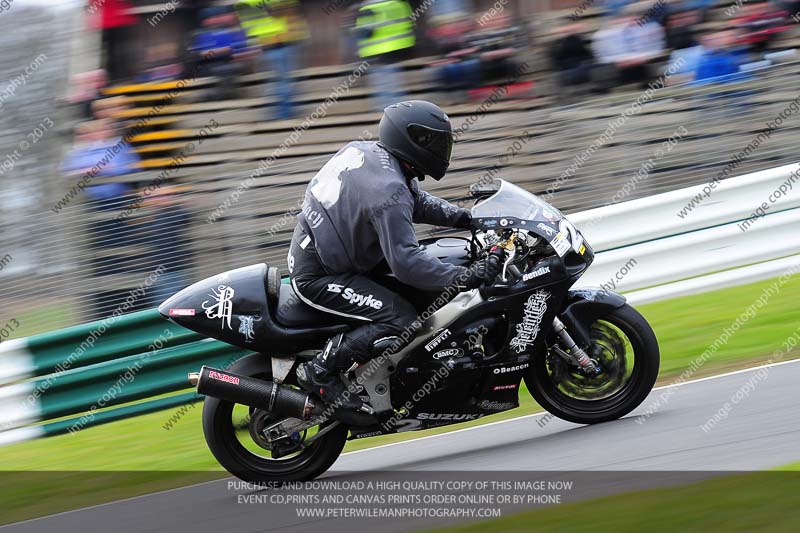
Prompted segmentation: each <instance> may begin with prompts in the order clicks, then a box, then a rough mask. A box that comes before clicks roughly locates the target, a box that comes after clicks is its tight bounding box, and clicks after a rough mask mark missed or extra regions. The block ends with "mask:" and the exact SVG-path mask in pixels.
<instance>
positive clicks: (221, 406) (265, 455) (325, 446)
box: [203, 354, 348, 483]
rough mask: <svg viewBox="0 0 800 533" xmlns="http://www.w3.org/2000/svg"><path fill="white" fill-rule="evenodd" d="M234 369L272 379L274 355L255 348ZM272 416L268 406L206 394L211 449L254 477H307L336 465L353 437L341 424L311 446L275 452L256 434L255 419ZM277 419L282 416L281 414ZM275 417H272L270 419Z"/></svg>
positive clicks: (245, 476) (233, 469) (240, 473)
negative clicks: (255, 406)
mask: <svg viewBox="0 0 800 533" xmlns="http://www.w3.org/2000/svg"><path fill="white" fill-rule="evenodd" d="M229 370H230V371H231V372H234V373H237V374H242V375H245V376H250V377H258V378H262V379H269V378H271V377H272V372H271V368H270V364H269V358H268V356H265V355H264V354H252V355H248V356H247V357H244V358H242V359H240V360H238V361H236V362H235V363H234V364H233V365H232V366H231V367H230V369H229ZM265 416H268V414H265V413H264V412H263V411H258V410H253V409H250V408H248V407H246V406H241V405H238V404H234V403H232V402H227V401H224V400H219V399H217V398H211V397H206V399H205V401H204V403H203V434H204V435H205V438H206V443H207V444H208V447H209V449H210V450H211V453H212V454H214V457H215V458H216V459H217V461H219V464H221V465H222V466H223V467H224V468H225V470H227V471H228V472H230V473H231V474H233V475H234V476H236V477H238V478H239V479H241V480H244V481H248V482H251V483H270V482H288V481H306V480H310V479H314V478H316V477H317V476H319V475H321V474H322V473H323V472H325V471H326V470H328V468H330V467H331V465H333V463H334V462H335V461H336V459H337V458H338V457H339V454H341V453H342V449H343V448H344V445H345V441H346V440H347V431H348V430H347V427H345V426H344V425H342V424H339V425H338V426H337V427H335V428H333V429H331V430H330V431H328V432H327V433H325V434H324V435H321V436H320V437H319V439H316V440H315V441H314V442H313V443H311V444H310V445H309V446H308V447H307V448H304V449H302V450H298V451H297V453H293V454H290V455H285V456H283V455H282V456H280V457H279V458H273V457H272V452H271V451H269V450H268V449H265V448H264V446H261V445H259V444H258V443H257V442H256V441H255V439H254V438H253V436H252V432H251V430H252V425H253V424H254V423H256V422H258V421H263V420H264V417H265ZM275 421H277V420H275ZM269 422H271V421H266V423H269Z"/></svg>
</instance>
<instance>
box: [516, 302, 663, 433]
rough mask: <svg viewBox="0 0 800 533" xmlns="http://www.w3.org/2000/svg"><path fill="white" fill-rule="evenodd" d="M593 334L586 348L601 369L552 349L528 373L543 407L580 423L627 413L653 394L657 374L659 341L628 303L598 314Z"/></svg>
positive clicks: (591, 329)
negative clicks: (590, 370)
mask: <svg viewBox="0 0 800 533" xmlns="http://www.w3.org/2000/svg"><path fill="white" fill-rule="evenodd" d="M590 336H591V343H590V346H589V347H588V349H586V353H587V354H588V355H589V356H590V357H591V358H592V359H594V360H595V361H596V362H597V363H598V364H599V365H600V367H601V368H602V372H601V373H600V374H599V375H597V376H590V375H587V374H586V373H585V372H583V370H581V369H579V368H577V367H576V366H574V365H571V364H570V363H568V362H567V361H565V360H564V359H563V358H562V357H560V356H559V355H558V354H556V353H555V351H554V350H550V351H549V353H548V355H547V357H540V358H538V359H537V360H536V361H534V362H533V364H532V368H531V370H530V371H529V372H528V374H527V375H526V376H525V383H526V384H527V385H528V390H529V391H530V393H531V395H532V396H533V397H534V399H535V400H536V401H537V402H539V404H540V405H541V406H542V407H544V408H545V409H546V410H547V411H549V412H550V413H552V414H553V415H555V416H557V417H558V418H562V419H564V420H567V421H569V422H575V423H576V424H597V423H599V422H606V421H609V420H616V419H617V418H620V417H622V416H625V415H626V414H628V413H630V412H631V411H632V410H634V409H635V408H636V407H637V406H638V405H639V404H641V403H642V402H643V401H644V399H645V398H646V397H647V395H648V394H650V391H651V390H652V389H653V385H654V384H655V382H656V378H657V377H658V367H659V359H660V358H659V352H658V341H657V340H656V336H655V334H654V333H653V330H652V328H651V327H650V325H649V324H648V323H647V321H646V320H645V319H644V317H643V316H642V315H640V314H639V312H638V311H636V310H635V309H634V308H633V307H631V306H629V305H624V306H622V307H619V308H617V309H614V310H612V311H611V312H609V313H608V314H607V315H605V316H603V317H602V318H599V319H597V320H595V322H594V323H592V324H591V327H590ZM584 348H586V347H584Z"/></svg>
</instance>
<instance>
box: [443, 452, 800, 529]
mask: <svg viewBox="0 0 800 533" xmlns="http://www.w3.org/2000/svg"><path fill="white" fill-rule="evenodd" d="M795 466H797V465H795ZM798 489H800V472H796V471H793V472H755V473H752V474H740V475H734V476H726V477H722V478H715V479H710V480H707V481H701V482H699V483H693V484H691V485H686V486H680V487H668V488H661V489H654V490H647V491H642V492H631V493H626V494H616V495H613V496H607V497H604V498H598V499H593V500H587V501H581V502H576V503H569V504H561V505H555V506H552V507H548V508H545V509H540V510H535V511H528V512H524V513H518V514H514V515H511V516H506V517H503V518H497V519H494V520H486V521H484V522H478V523H474V524H469V525H463V526H456V527H448V528H444V529H439V530H437V531H441V532H448V533H456V532H458V533H483V532H487V533H488V532H495V531H503V532H504V533H514V532H522V531H537V532H538V531H542V532H547V531H558V532H559V533H571V532H574V533H578V532H584V531H586V532H596V531H614V532H628V531H631V532H636V533H638V532H640V531H647V532H648V533H662V532H663V533H672V532H673V531H770V532H783V531H786V532H787V533H788V532H795V531H797V528H798V524H800V506H798V505H797V494H798Z"/></svg>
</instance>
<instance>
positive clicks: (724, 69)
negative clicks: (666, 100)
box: [549, 0, 800, 93]
mask: <svg viewBox="0 0 800 533" xmlns="http://www.w3.org/2000/svg"><path fill="white" fill-rule="evenodd" d="M716 5H717V3H716V2H715V1H714V0H678V1H671V2H667V1H666V0H657V1H656V2H637V3H627V2H624V1H611V2H609V3H608V5H607V10H606V11H605V12H604V13H603V14H602V15H601V16H602V17H603V20H602V22H601V23H600V27H599V29H597V31H595V32H593V33H592V32H588V31H587V28H586V24H585V22H583V21H581V20H579V19H578V18H577V17H576V16H575V13H573V14H572V15H570V16H569V17H567V18H566V19H565V20H563V21H562V22H563V23H562V24H561V25H560V26H559V27H558V29H557V34H558V38H557V39H556V40H555V41H554V42H553V44H552V45H551V47H550V50H549V55H550V60H551V65H552V67H553V69H554V70H555V71H556V72H557V74H558V78H559V82H560V84H561V85H563V86H564V87H566V88H570V89H575V88H576V87H577V88H583V89H585V90H586V91H591V92H597V93H604V92H608V91H609V90H611V89H613V88H614V87H617V86H620V85H626V84H637V85H639V86H641V87H645V86H647V85H648V84H649V83H651V82H652V81H653V80H655V79H656V78H657V77H659V76H661V75H662V74H663V73H664V71H665V69H666V67H667V66H672V67H673V68H672V69H671V71H670V76H669V78H670V79H668V80H664V81H665V82H666V83H668V84H675V83H687V82H693V83H698V84H700V83H710V82H717V83H724V82H728V81H733V80H737V79H743V78H745V77H746V76H747V73H748V72H749V71H750V70H752V69H755V68H759V67H763V66H768V65H769V64H770V62H771V61H772V60H774V59H776V58H777V57H779V56H780V55H781V53H772V54H771V53H769V45H770V43H771V41H772V40H773V39H775V37H776V36H777V35H778V34H779V33H781V32H783V31H786V30H788V29H789V28H790V27H791V25H792V24H794V23H796V19H797V18H798V15H797V14H796V13H797V9H798V8H800V2H768V1H762V0H756V1H751V2H745V0H736V2H734V3H732V4H730V5H729V6H728V7H727V8H726V9H724V11H723V13H724V15H723V16H724V18H722V19H719V20H716V21H712V20H710V16H709V13H710V11H711V10H712V9H713V8H714V7H716ZM579 9H580V8H579ZM792 13H794V14H795V15H794V16H792ZM787 53H788V54H789V55H792V54H793V51H788V52H784V55H785V54H787ZM673 74H674V75H673Z"/></svg>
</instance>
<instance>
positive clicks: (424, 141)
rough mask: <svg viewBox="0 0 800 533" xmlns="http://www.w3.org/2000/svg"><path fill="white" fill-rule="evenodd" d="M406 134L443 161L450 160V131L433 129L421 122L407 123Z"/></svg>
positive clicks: (451, 144)
mask: <svg viewBox="0 0 800 533" xmlns="http://www.w3.org/2000/svg"><path fill="white" fill-rule="evenodd" d="M408 135H409V137H411V140H412V141H414V143H416V144H418V145H420V146H422V147H423V148H425V149H426V150H428V151H429V152H431V153H432V154H434V155H435V156H436V157H438V158H439V159H441V160H442V161H444V162H445V163H449V162H450V153H451V152H452V151H453V133H452V132H450V131H444V130H435V129H433V128H429V127H428V126H423V125H421V124H409V126H408Z"/></svg>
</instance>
